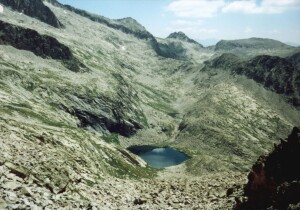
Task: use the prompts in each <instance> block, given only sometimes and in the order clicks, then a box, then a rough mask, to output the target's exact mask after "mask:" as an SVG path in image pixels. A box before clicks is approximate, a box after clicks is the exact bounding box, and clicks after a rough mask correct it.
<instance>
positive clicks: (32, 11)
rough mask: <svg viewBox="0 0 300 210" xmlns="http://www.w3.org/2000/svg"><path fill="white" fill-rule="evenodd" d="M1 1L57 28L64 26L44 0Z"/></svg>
mask: <svg viewBox="0 0 300 210" xmlns="http://www.w3.org/2000/svg"><path fill="white" fill-rule="evenodd" d="M0 3H2V4H3V5H4V6H7V7H10V8H12V9H13V10H16V11H18V12H22V13H24V14H25V15H28V16H30V17H33V18H36V19H38V20H40V21H42V22H44V23H47V24H49V25H51V26H53V27H55V28H61V27H63V25H62V24H61V23H60V22H59V20H58V19H57V17H56V16H55V14H54V13H53V12H52V11H51V10H50V9H49V8H48V7H46V6H45V5H44V4H43V1H42V0H0Z"/></svg>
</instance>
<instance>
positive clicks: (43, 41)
mask: <svg viewBox="0 0 300 210" xmlns="http://www.w3.org/2000/svg"><path fill="white" fill-rule="evenodd" d="M0 44H1V45H11V46H13V47H15V48H17V49H19V50H27V51H30V52H33V53H34V54H35V55H37V56H40V57H42V58H52V59H54V60H59V61H61V62H62V64H63V65H64V66H65V67H66V68H68V69H70V70H71V71H74V72H79V71H87V70H88V69H87V67H85V65H84V64H82V63H81V62H80V61H78V60H77V58H75V57H74V56H73V54H72V52H71V50H70V49H69V48H68V47H67V46H65V45H63V44H61V43H60V42H59V41H57V39H55V38H53V37H51V36H47V35H41V34H39V33H38V32H37V31H34V30H31V29H26V28H22V27H19V26H16V25H12V24H10V23H6V22H3V21H1V20H0Z"/></svg>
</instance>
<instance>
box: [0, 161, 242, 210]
mask: <svg viewBox="0 0 300 210" xmlns="http://www.w3.org/2000/svg"><path fill="white" fill-rule="evenodd" d="M184 167H185V165H181V166H179V167H178V166H177V167H170V168H168V169H165V170H163V171H161V172H160V173H159V174H158V176H157V177H156V178H154V179H142V180H130V179H117V178H112V177H107V178H106V179H103V180H96V183H95V184H94V185H93V186H88V185H85V184H83V183H80V182H79V183H77V184H72V185H70V186H66V187H65V188H64V189H63V190H61V191H60V192H51V191H50V190H49V189H48V188H47V180H45V183H44V184H43V185H41V184H40V182H39V181H38V180H36V179H35V178H34V177H33V176H29V177H28V178H25V179H22V178H21V177H20V174H18V173H16V172H15V171H11V170H10V169H9V168H8V167H7V166H6V165H2V166H0V175H1V178H0V188H1V189H0V209H37V210H38V209H231V208H232V207H233V205H234V197H233V195H231V196H230V195H229V196H227V194H228V192H229V191H228V189H230V188H231V187H233V186H237V185H240V184H243V183H245V181H246V179H245V178H246V177H245V175H243V174H241V173H230V172H224V173H217V174H211V175H202V176H199V177H192V176H190V175H186V174H185V173H184V172H183V171H184ZM229 194H230V193H229Z"/></svg>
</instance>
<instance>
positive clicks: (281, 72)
mask: <svg viewBox="0 0 300 210" xmlns="http://www.w3.org/2000/svg"><path fill="white" fill-rule="evenodd" d="M205 64H206V67H205V68H203V70H204V71H209V68H215V69H225V70H229V71H231V73H232V74H239V75H245V76H246V77H248V78H249V79H253V80H255V81H256V82H257V83H260V84H262V85H264V87H265V88H267V89H269V90H272V91H274V92H276V93H278V94H284V95H285V96H286V97H287V98H288V101H289V102H290V103H291V104H293V105H294V106H300V72H299V70H298V69H297V68H296V67H295V66H294V65H293V63H291V62H290V61H289V60H287V59H285V58H280V57H278V56H269V55H259V56H256V57H254V58H251V59H249V60H244V59H240V58H239V57H238V56H236V55H234V54H228V53H226V54H223V55H221V56H220V57H217V58H215V59H213V60H212V61H208V62H206V63H205Z"/></svg>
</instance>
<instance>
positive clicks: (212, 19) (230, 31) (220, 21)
mask: <svg viewBox="0 0 300 210" xmlns="http://www.w3.org/2000/svg"><path fill="white" fill-rule="evenodd" d="M59 2H61V3H63V4H69V5H73V6H75V7H77V8H81V9H84V10H87V11H89V12H92V13H96V14H100V15H103V16H106V17H108V18H113V19H116V18H123V17H132V18H134V19H136V20H137V21H138V22H140V23H141V24H142V25H143V26H145V27H146V29H147V30H148V31H150V32H151V33H152V34H154V35H155V36H158V37H166V36H167V35H168V34H170V33H171V32H174V31H183V32H184V33H186V34H187V35H188V36H190V37H191V38H193V39H197V40H205V39H217V40H219V39H238V38H248V37H264V38H273V39H277V40H280V41H283V42H294V43H300V0H59Z"/></svg>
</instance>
